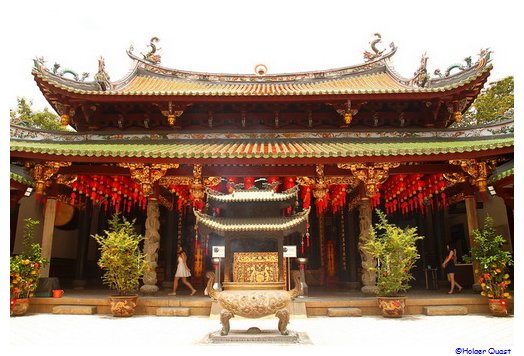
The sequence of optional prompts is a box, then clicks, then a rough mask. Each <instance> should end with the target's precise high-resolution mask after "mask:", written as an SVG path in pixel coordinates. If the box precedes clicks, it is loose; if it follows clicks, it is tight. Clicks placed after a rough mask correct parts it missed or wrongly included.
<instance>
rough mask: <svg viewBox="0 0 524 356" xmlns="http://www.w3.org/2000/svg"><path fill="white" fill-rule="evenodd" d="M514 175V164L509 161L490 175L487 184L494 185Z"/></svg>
mask: <svg viewBox="0 0 524 356" xmlns="http://www.w3.org/2000/svg"><path fill="white" fill-rule="evenodd" d="M514 174H515V164H514V161H513V160H511V161H509V162H506V163H504V164H503V165H501V166H499V167H497V168H496V169H495V171H494V172H493V173H492V174H491V176H490V177H489V178H488V184H494V183H496V182H498V181H500V180H502V179H504V178H506V177H510V176H512V175H514Z"/></svg>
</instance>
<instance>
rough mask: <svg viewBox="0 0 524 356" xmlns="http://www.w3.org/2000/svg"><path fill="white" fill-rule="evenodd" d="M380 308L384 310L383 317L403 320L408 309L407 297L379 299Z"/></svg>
mask: <svg viewBox="0 0 524 356" xmlns="http://www.w3.org/2000/svg"><path fill="white" fill-rule="evenodd" d="M378 306H379V307H380V309H382V316H384V317H386V318H401V317H402V315H404V309H405V307H406V297H378Z"/></svg>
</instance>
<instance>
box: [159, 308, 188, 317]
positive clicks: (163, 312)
mask: <svg viewBox="0 0 524 356" xmlns="http://www.w3.org/2000/svg"><path fill="white" fill-rule="evenodd" d="M156 315H158V316H190V315H191V309H190V308H181V307H161V308H157V310H156Z"/></svg>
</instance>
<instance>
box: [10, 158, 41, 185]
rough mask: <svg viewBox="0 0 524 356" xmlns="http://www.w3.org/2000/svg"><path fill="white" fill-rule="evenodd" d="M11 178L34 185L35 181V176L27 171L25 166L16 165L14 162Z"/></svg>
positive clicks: (11, 168)
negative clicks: (32, 176)
mask: <svg viewBox="0 0 524 356" xmlns="http://www.w3.org/2000/svg"><path fill="white" fill-rule="evenodd" d="M10 166H11V167H10V172H9V173H10V179H11V180H14V181H15V182H18V183H22V184H24V185H27V186H30V187H32V186H33V185H34V184H35V183H34V181H33V178H31V176H30V175H29V174H28V173H27V171H26V170H25V168H24V167H20V166H16V165H14V164H11V165H10Z"/></svg>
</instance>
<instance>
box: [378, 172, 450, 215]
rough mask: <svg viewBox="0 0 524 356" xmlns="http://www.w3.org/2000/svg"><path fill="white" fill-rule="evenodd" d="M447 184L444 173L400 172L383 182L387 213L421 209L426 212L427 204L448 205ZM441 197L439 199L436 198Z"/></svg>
mask: <svg viewBox="0 0 524 356" xmlns="http://www.w3.org/2000/svg"><path fill="white" fill-rule="evenodd" d="M446 187H447V184H446V181H445V180H444V177H443V175H442V174H429V175H423V174H408V175H406V174H400V175H396V176H393V177H390V178H389V179H388V180H387V181H386V182H385V183H384V184H383V189H382V190H383V197H384V201H385V202H384V205H385V208H386V213H387V214H393V213H396V212H397V211H400V212H401V213H402V214H408V213H413V212H415V211H420V212H421V213H422V214H424V213H425V206H429V205H431V206H432V208H433V209H434V208H435V203H437V204H438V205H437V207H438V208H441V209H444V208H445V207H446V194H445V193H444V190H445V189H446ZM436 197H439V199H434V198H436Z"/></svg>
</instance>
